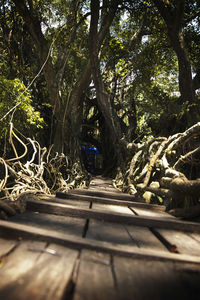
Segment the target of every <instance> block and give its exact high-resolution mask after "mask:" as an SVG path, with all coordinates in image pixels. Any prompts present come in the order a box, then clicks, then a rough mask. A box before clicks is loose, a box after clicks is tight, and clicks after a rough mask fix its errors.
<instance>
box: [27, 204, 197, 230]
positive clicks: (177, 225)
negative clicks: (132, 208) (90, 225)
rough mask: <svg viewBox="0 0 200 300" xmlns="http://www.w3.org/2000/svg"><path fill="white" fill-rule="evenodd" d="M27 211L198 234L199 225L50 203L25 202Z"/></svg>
mask: <svg viewBox="0 0 200 300" xmlns="http://www.w3.org/2000/svg"><path fill="white" fill-rule="evenodd" d="M27 209H29V210H32V211H38V212H42V213H49V214H57V215H65V216H69V215H70V216H73V217H79V218H91V219H97V220H104V221H108V222H115V223H123V224H134V225H137V226H144V227H157V228H166V229H174V230H184V231H194V232H200V224H198V223H194V222H186V221H181V220H176V219H170V218H169V219H163V218H160V217H157V218H152V217H142V216H134V215H128V214H120V213H112V214H110V213H109V212H106V211H99V210H98V211H97V210H94V209H93V210H91V209H79V208H76V207H73V206H70V205H65V204H59V203H50V202H48V203H47V202H45V201H35V200H28V201H27Z"/></svg>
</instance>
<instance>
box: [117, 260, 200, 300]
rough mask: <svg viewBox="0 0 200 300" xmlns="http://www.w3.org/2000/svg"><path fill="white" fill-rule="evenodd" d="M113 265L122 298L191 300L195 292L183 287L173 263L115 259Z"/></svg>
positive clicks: (120, 297)
mask: <svg viewBox="0 0 200 300" xmlns="http://www.w3.org/2000/svg"><path fill="white" fill-rule="evenodd" d="M113 265H114V273H115V276H116V284H117V289H118V295H119V298H118V299H121V300H130V299H136V300H149V299H153V300H160V299H162V300H169V299H182V300H187V299H191V297H190V295H191V292H192V291H191V290H190V289H189V290H188V287H187V285H186V284H185V285H183V284H182V282H181V281H180V279H179V274H177V273H176V272H175V269H174V264H173V263H170V262H167V263H166V262H159V261H156V262H155V261H151V260H138V259H128V258H123V257H117V256H114V259H113ZM197 298H198V296H197V295H196V298H193V299H197Z"/></svg>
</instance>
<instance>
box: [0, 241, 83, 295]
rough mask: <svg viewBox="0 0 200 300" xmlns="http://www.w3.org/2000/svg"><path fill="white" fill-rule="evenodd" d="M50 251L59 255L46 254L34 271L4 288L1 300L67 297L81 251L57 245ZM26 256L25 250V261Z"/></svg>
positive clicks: (51, 246)
mask: <svg viewBox="0 0 200 300" xmlns="http://www.w3.org/2000/svg"><path fill="white" fill-rule="evenodd" d="M33 249H34V248H33ZM35 249H36V250H37V248H35ZM48 249H51V250H53V251H56V253H57V255H51V254H49V253H42V254H41V255H40V257H39V258H38V260H37V261H36V262H35V264H34V265H33V266H32V268H31V269H29V270H26V272H25V273H24V274H21V276H19V277H18V279H17V280H15V281H10V282H9V283H8V284H7V285H6V286H4V288H0V298H1V299H10V300H11V299H16V300H27V299H30V300H45V299H46V300H60V299H63V295H64V294H65V296H66V297H67V294H68V293H70V288H71V279H72V273H73V269H74V265H75V261H76V259H77V256H78V251H76V250H71V249H67V248H65V247H62V246H59V245H53V244H50V245H49V246H48ZM23 254H24V251H23V252H22V253H21V260H23Z"/></svg>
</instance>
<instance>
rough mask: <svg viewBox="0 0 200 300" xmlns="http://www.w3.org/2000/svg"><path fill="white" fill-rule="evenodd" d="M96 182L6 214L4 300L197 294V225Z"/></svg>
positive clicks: (2, 226)
mask: <svg viewBox="0 0 200 300" xmlns="http://www.w3.org/2000/svg"><path fill="white" fill-rule="evenodd" d="M94 183H95V182H94ZM97 183H99V184H101V191H99V193H98V194H96V195H97V196H95V193H96V189H97V187H96V185H95V184H94V185H93V186H92V187H91V188H90V189H89V190H84V191H82V190H81V191H79V190H77V191H73V192H72V193H70V194H67V195H62V194H60V196H61V197H62V198H58V197H53V196H51V197H43V199H42V200H40V201H38V202H37V201H33V200H30V201H29V203H28V210H27V211H26V212H25V213H24V214H22V215H17V216H14V217H12V218H10V219H9V220H7V221H3V220H2V221H0V235H1V240H0V244H1V248H0V257H1V262H0V274H1V278H2V280H1V282H0V299H30V300H32V299H48V300H49V299H50V300H51V299H75V300H79V299H84V300H85V299H101V300H103V299H109V300H110V299H111V300H112V299H136V300H139V299H142V300H143V299H155V300H156V299H159V300H160V299H177V298H179V297H180V298H182V299H189V298H190V299H198V298H199V295H200V287H199V282H200V281H199V280H200V254H199V246H200V234H199V227H198V225H197V224H193V223H192V222H182V221H179V220H176V219H175V218H173V217H171V216H169V215H168V214H166V213H165V212H164V209H163V207H157V206H155V205H152V206H151V205H147V204H145V203H138V202H136V203H134V201H133V199H132V198H131V197H130V195H126V196H125V197H124V195H121V199H120V197H119V195H120V193H119V192H115V190H113V188H112V187H111V185H110V182H109V183H108V182H105V179H101V178H98V180H97ZM104 183H105V184H104ZM107 183H108V184H107ZM105 187H106V188H105ZM111 195H112V196H111ZM123 197H124V198H126V199H123ZM138 220H139V221H138ZM177 224H178V225H177Z"/></svg>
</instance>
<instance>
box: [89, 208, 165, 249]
mask: <svg viewBox="0 0 200 300" xmlns="http://www.w3.org/2000/svg"><path fill="white" fill-rule="evenodd" d="M102 208H103V209H106V210H107V211H110V212H112V211H114V212H121V213H128V214H130V215H133V211H131V210H130V209H129V208H127V207H121V206H117V207H116V206H114V205H102V204H93V205H92V209H102ZM87 237H88V238H91V239H95V240H100V241H102V240H103V241H110V242H115V243H118V244H127V245H136V246H138V247H139V248H146V249H156V250H161V251H167V250H166V248H165V247H164V246H163V244H162V243H161V242H160V241H159V240H158V239H157V238H156V237H155V235H153V233H152V232H151V231H150V230H149V229H148V228H145V227H138V226H134V225H125V226H122V225H121V224H114V223H110V222H101V221H96V220H90V223H89V228H88V232H87Z"/></svg>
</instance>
